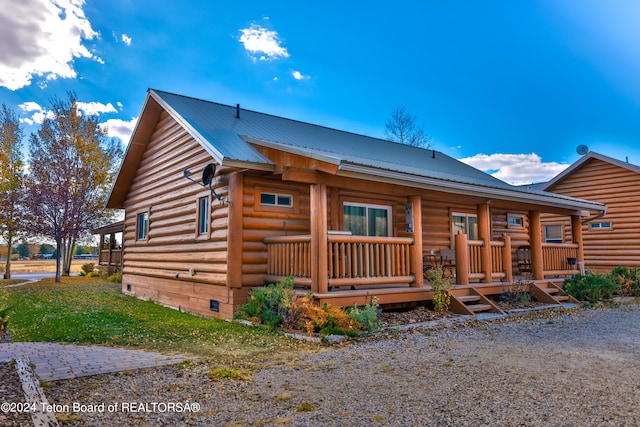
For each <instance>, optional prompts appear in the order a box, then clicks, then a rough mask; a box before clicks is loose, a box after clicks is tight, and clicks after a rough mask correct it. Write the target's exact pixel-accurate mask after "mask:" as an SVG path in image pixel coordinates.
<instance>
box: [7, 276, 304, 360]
mask: <svg viewBox="0 0 640 427" xmlns="http://www.w3.org/2000/svg"><path fill="white" fill-rule="evenodd" d="M2 284H3V281H2V280H0V286H2ZM9 290H10V294H11V295H10V297H9V300H10V305H11V306H12V311H11V314H10V318H9V327H8V329H9V332H10V333H11V334H12V335H13V340H14V341H45V342H67V343H78V344H102V345H110V346H121V347H126V346H131V347H136V348H143V349H149V350H157V351H164V352H188V353H194V354H197V355H200V356H205V357H208V358H212V359H216V360H219V361H220V362H223V361H228V362H231V361H233V362H239V361H242V362H248V363H251V362H254V361H255V362H259V361H261V360H267V359H268V358H274V357H277V356H278V355H283V354H286V353H290V352H292V351H294V352H295V351H297V350H305V349H310V348H313V346H311V345H310V344H308V343H302V342H298V341H293V340H291V339H289V338H287V337H284V336H282V335H280V334H278V333H277V332H274V331H272V330H269V329H266V328H256V327H248V326H244V325H241V324H238V323H235V322H226V321H224V320H218V319H205V318H202V317H198V316H193V315H190V314H187V313H181V312H178V311H176V310H173V309H170V308H167V307H163V306H161V305H158V304H155V303H153V302H149V301H141V300H138V299H136V298H133V297H130V296H126V295H123V294H122V292H121V291H120V285H119V284H114V283H109V282H106V281H102V280H100V279H97V278H84V277H65V278H63V282H62V283H61V284H56V283H55V282H54V281H53V279H47V280H43V281H41V282H38V283H35V284H30V285H25V286H19V287H14V288H9Z"/></svg>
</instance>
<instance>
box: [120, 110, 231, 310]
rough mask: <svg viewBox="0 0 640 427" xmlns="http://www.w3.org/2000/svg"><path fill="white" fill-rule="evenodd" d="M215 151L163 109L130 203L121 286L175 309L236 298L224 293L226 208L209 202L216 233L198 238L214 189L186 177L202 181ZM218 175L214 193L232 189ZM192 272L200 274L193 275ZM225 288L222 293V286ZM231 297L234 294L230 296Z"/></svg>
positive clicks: (127, 203)
mask: <svg viewBox="0 0 640 427" xmlns="http://www.w3.org/2000/svg"><path fill="white" fill-rule="evenodd" d="M212 161H213V160H212V158H211V156H210V155H209V154H208V153H206V152H205V151H204V149H202V147H201V146H200V145H199V144H198V143H196V142H195V141H194V140H193V138H191V137H190V136H189V135H188V134H187V133H186V131H184V130H183V129H182V128H181V127H180V126H179V125H178V124H177V123H176V122H175V121H174V120H173V119H172V118H170V117H169V116H168V115H167V114H166V113H163V115H162V116H161V119H160V121H159V123H158V125H157V127H156V130H155V132H154V133H153V135H152V137H151V139H150V141H149V143H148V145H147V148H146V150H145V153H144V155H143V158H142V160H141V163H140V165H139V168H138V170H137V172H136V176H135V178H134V180H133V182H132V184H131V186H130V190H129V193H128V195H127V198H126V200H125V211H126V214H125V229H124V240H125V245H124V253H123V260H124V267H123V289H124V290H125V291H126V288H127V284H129V285H131V287H132V289H131V293H132V294H134V295H136V296H139V297H142V298H153V299H154V300H156V301H158V302H160V303H162V304H166V305H169V306H173V307H180V308H181V309H184V310H188V311H191V312H196V313H200V314H203V315H208V316H212V315H221V314H222V312H227V311H229V310H228V309H227V308H226V307H222V306H223V305H224V304H222V303H221V312H220V313H212V312H211V311H210V310H209V300H210V299H221V301H223V302H229V303H230V304H231V305H232V303H233V295H235V294H238V295H240V294H241V292H235V294H234V293H233V292H232V293H231V294H229V295H231V296H230V297H229V298H228V295H227V294H228V293H227V290H226V287H224V286H225V285H226V273H227V270H226V261H227V244H226V240H227V211H228V207H227V206H226V205H224V204H221V203H219V202H218V201H217V200H216V199H215V198H212V202H211V222H210V224H209V229H210V238H209V239H207V238H202V237H201V238H197V236H196V224H197V201H198V198H199V197H204V196H207V195H209V194H210V192H209V189H208V188H205V187H202V186H199V185H197V184H195V183H193V182H191V181H189V180H187V179H185V178H184V177H183V170H184V169H189V170H190V171H192V172H193V175H192V177H193V178H194V179H195V180H196V181H199V180H200V178H201V174H202V170H203V168H204V167H205V166H206V165H207V164H208V163H211V162H212ZM221 172H222V174H220V175H219V176H216V178H215V182H216V192H218V194H222V195H223V196H224V195H226V194H227V193H228V188H227V185H228V179H227V177H226V175H225V174H224V170H221ZM143 211H148V212H149V233H148V238H147V240H144V241H136V219H137V214H138V213H140V212H143ZM189 269H193V270H194V271H195V274H190V272H189ZM219 287H224V288H223V289H222V290H220V289H217V288H219ZM232 294H233V295H232Z"/></svg>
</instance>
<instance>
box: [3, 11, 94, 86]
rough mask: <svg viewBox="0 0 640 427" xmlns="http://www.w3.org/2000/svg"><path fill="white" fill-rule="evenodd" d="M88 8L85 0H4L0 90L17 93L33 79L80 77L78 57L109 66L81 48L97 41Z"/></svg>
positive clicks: (84, 48)
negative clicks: (84, 7)
mask: <svg viewBox="0 0 640 427" xmlns="http://www.w3.org/2000/svg"><path fill="white" fill-rule="evenodd" d="M83 6H84V0H4V2H3V5H2V8H0V40H2V43H1V44H0V86H4V87H6V88H8V89H10V90H17V89H20V88H22V87H25V86H28V85H30V84H31V80H32V78H33V77H34V76H39V77H44V78H45V79H46V80H47V81H48V80H55V79H58V78H75V77H76V76H77V74H76V71H75V69H74V68H73V61H74V60H75V58H89V59H92V60H94V61H97V62H100V63H104V61H102V59H100V58H99V57H97V56H96V55H94V54H93V53H91V52H90V51H89V50H88V49H87V48H86V47H85V46H84V45H83V44H82V43H83V42H84V41H86V40H92V39H93V38H95V37H98V33H97V32H95V31H94V30H93V29H92V28H91V23H90V22H89V20H88V19H87V18H86V17H85V15H84V11H83V10H82V7H83ZM39 84H40V85H42V84H43V82H40V83H39Z"/></svg>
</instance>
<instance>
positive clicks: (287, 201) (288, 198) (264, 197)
mask: <svg viewBox="0 0 640 427" xmlns="http://www.w3.org/2000/svg"><path fill="white" fill-rule="evenodd" d="M260 204H261V205H263V206H278V207H286V208H291V207H293V196H292V195H291V194H277V193H260Z"/></svg>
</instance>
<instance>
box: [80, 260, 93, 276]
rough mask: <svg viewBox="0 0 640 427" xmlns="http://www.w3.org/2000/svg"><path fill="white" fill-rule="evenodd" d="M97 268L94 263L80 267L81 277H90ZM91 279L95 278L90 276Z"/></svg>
mask: <svg viewBox="0 0 640 427" xmlns="http://www.w3.org/2000/svg"><path fill="white" fill-rule="evenodd" d="M95 268H96V266H95V264H94V263H92V262H88V263H86V264H82V266H81V267H80V269H81V270H82V271H81V272H80V275H81V276H89V274H91V273H93V270H94V269H95ZM89 277H93V276H89Z"/></svg>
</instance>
